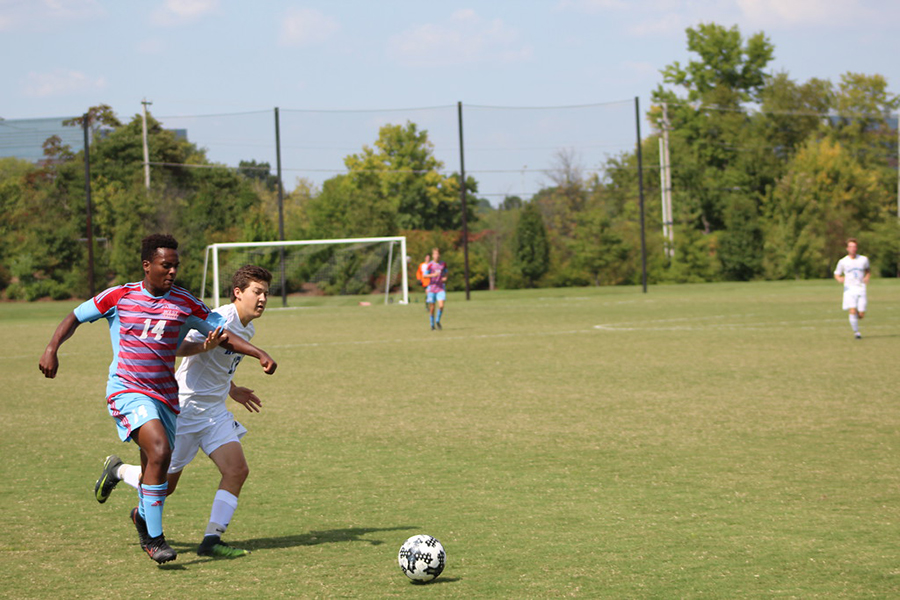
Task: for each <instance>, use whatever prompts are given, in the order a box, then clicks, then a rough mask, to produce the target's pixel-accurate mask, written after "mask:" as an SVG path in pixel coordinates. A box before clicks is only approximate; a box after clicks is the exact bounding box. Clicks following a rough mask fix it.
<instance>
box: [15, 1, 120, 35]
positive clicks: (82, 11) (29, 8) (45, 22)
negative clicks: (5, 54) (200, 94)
mask: <svg viewBox="0 0 900 600" xmlns="http://www.w3.org/2000/svg"><path fill="white" fill-rule="evenodd" d="M105 14H106V12H105V11H104V9H103V7H102V6H101V4H100V2H99V0H32V1H30V2H12V3H10V2H0V31H12V30H13V29H23V28H24V29H28V30H46V29H48V28H51V27H53V26H58V25H66V26H71V24H72V22H73V21H83V20H86V19H95V18H99V17H102V16H104V15H105Z"/></svg>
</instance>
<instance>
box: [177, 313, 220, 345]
mask: <svg viewBox="0 0 900 600" xmlns="http://www.w3.org/2000/svg"><path fill="white" fill-rule="evenodd" d="M225 325H226V321H225V317H223V316H222V315H220V314H219V313H217V312H211V313H209V316H208V317H206V320H204V319H201V318H199V317H195V316H193V315H191V316H190V317H188V318H187V321H185V322H184V325H182V326H181V331H180V332H179V333H178V344H179V345H181V342H182V340H184V337H185V336H186V335H187V334H188V332H189V331H190V330H192V329H196V330H197V331H199V332H200V333H202V334H203V335H204V336H205V335H206V334H207V333H209V332H210V331H212V330H213V329H215V328H216V327H225Z"/></svg>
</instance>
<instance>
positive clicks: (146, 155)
mask: <svg viewBox="0 0 900 600" xmlns="http://www.w3.org/2000/svg"><path fill="white" fill-rule="evenodd" d="M150 104H153V103H152V102H147V99H146V98H144V99H143V100H141V105H142V106H143V119H142V120H141V122H142V133H143V138H144V187H145V188H147V190H148V191H149V190H150V147H149V146H148V145H147V106H148V105H150Z"/></svg>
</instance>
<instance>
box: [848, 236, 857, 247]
mask: <svg viewBox="0 0 900 600" xmlns="http://www.w3.org/2000/svg"><path fill="white" fill-rule="evenodd" d="M847 243H848V244H851V243H853V244H856V245H857V246H859V242H857V241H856V238H847Z"/></svg>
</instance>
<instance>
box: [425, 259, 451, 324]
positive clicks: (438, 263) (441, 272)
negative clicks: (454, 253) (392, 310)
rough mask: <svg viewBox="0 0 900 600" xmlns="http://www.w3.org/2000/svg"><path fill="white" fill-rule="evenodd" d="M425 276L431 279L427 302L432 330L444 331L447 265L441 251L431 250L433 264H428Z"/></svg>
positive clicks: (426, 297) (426, 296)
mask: <svg viewBox="0 0 900 600" xmlns="http://www.w3.org/2000/svg"><path fill="white" fill-rule="evenodd" d="M424 275H425V276H426V277H429V278H430V281H429V282H428V287H427V288H426V290H427V292H426V294H425V302H426V304H427V305H428V309H429V310H428V314H429V316H430V318H431V329H432V330H434V328H435V327H437V328H438V329H442V327H441V316H442V315H443V314H444V302H445V301H446V300H447V263H445V262H444V261H442V260H441V251H440V250H438V249H437V248H432V250H431V262H430V263H428V267H427V268H426V269H425V273H424ZM435 306H436V307H437V311H435Z"/></svg>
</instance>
